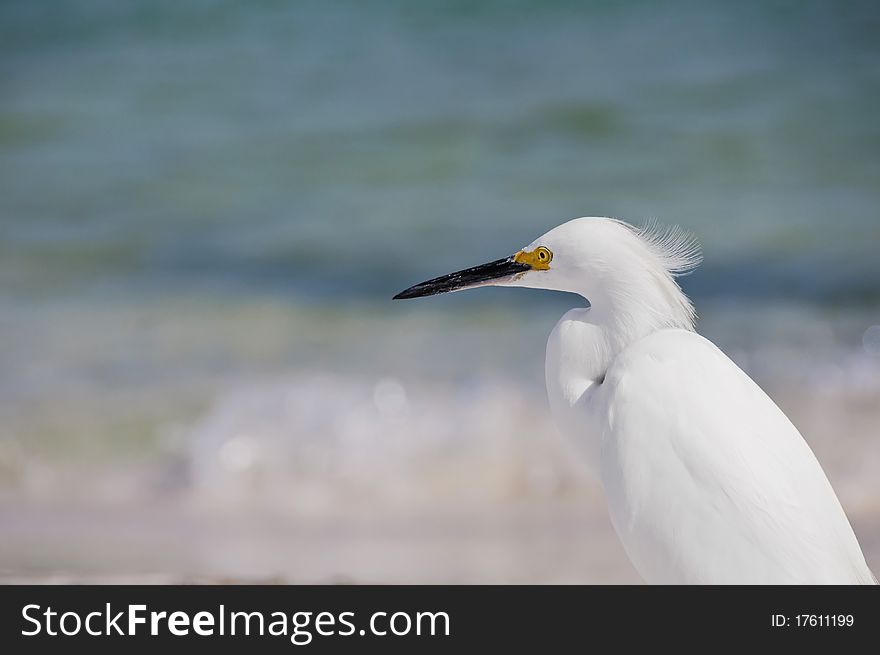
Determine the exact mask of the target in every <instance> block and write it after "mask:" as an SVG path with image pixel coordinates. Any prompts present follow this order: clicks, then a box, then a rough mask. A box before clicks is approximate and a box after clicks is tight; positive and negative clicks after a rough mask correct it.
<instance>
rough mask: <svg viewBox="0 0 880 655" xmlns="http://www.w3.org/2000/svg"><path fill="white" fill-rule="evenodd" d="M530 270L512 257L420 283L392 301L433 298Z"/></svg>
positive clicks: (526, 265)
mask: <svg viewBox="0 0 880 655" xmlns="http://www.w3.org/2000/svg"><path fill="white" fill-rule="evenodd" d="M530 269H531V266H529V265H528V264H521V263H520V262H517V261H514V259H513V257H512V256H511V257H505V258H504V259H499V260H497V261H494V262H489V263H488V264H483V265H482V266H474V267H473V268H466V269H464V270H463V271H458V272H456V273H450V274H449V275H441V276H440V277H435V278H434V279H433V280H428V281H427V282H422V283H421V284H417V285H415V286H412V287H410V288H409V289H407V290H405V291H401V292H400V293H398V294H397V295H396V296H394V300H406V299H409V298H421V297H422V296H434V295H437V294H438V293H448V292H450V291H458V290H460V289H467V288H468V287H474V286H480V285H483V284H485V283H487V282H491V281H492V280H499V279H501V278H503V277H512V276H514V275H516V274H517V273H524V272H526V271H528V270H530Z"/></svg>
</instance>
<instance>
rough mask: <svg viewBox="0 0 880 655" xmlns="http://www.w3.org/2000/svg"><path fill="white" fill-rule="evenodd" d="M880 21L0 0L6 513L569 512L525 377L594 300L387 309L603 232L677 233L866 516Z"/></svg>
mask: <svg viewBox="0 0 880 655" xmlns="http://www.w3.org/2000/svg"><path fill="white" fill-rule="evenodd" d="M878 29H880V11H878V10H877V9H876V7H875V6H874V5H873V4H872V3H869V2H848V3H837V2H816V1H808V2H801V3H789V2H741V3H725V2H720V1H712V2H686V1H680V2H673V3H662V4H659V3H649V2H639V1H631V2H614V3H612V2H589V3H580V2H485V3H478V4H476V3H465V2H454V3H441V2H419V3H409V2H403V1H396V2H380V3H358V2H354V1H342V2H333V3H326V2H325V3H322V2H297V3H285V2H267V3H232V2H212V1H207V0H206V1H203V2H189V3H175V2H170V1H164V0H162V1H158V2H157V1H153V2H146V1H144V2H128V3H116V2H110V1H94V2H74V1H69V2H55V3H51V4H47V3H35V2H27V1H24V0H20V1H16V0H8V1H6V2H4V3H2V5H0V334H2V335H3V342H2V344H0V371H2V373H0V497H3V498H8V499H10V500H9V502H10V503H13V505H14V503H16V502H18V501H19V500H21V499H22V498H25V499H41V500H40V502H50V503H51V502H55V501H59V500H69V499H70V498H74V497H77V496H78V495H79V496H82V498H84V499H86V500H89V499H92V500H94V499H95V498H101V499H104V500H108V501H112V500H114V499H115V500H118V499H120V498H121V499H132V498H135V499H137V498H143V497H150V498H152V497H154V496H163V495H165V494H176V493H184V494H186V495H187V497H190V498H193V499H195V502H196V503H197V504H198V503H203V502H207V503H208V504H211V503H215V504H218V505H234V506H244V507H253V506H263V505H266V504H278V505H280V506H281V507H282V509H285V508H286V509H285V511H287V510H290V511H294V512H306V513H309V512H311V513H316V512H317V513H318V514H321V513H324V514H327V513H332V512H333V511H335V510H336V509H338V507H339V504H340V503H343V504H344V503H347V502H349V501H351V500H352V499H360V500H361V501H362V502H367V501H365V500H364V499H365V498H366V499H373V500H372V501H370V502H373V503H374V505H376V506H380V505H381V506H384V505H385V504H389V503H390V504H391V505H394V504H395V503H399V502H401V499H403V500H405V501H409V502H410V503H415V504H416V505H418V503H422V504H425V503H430V502H433V501H432V499H433V500H437V499H441V500H442V499H445V500H446V501H450V502H453V501H454V502H461V499H462V498H464V499H465V501H468V502H470V501H473V499H474V498H475V497H479V498H494V499H497V498H501V499H507V498H511V497H529V498H531V497H537V498H543V497H546V496H548V495H550V496H553V495H554V494H563V495H564V494H565V493H569V492H567V491H565V490H566V489H569V490H570V489H571V488H573V487H572V485H574V488H577V486H578V483H576V482H573V481H572V480H574V476H573V474H570V472H569V471H568V470H567V469H566V466H567V465H568V461H567V460H568V458H567V456H566V455H565V454H564V451H561V450H556V446H554V445H551V444H550V439H548V438H545V435H547V434H548V433H549V432H550V431H551V429H550V428H549V425H548V422H547V415H546V408H545V401H544V397H543V393H544V392H543V367H542V359H543V346H544V341H545V338H546V335H547V333H548V332H549V330H550V328H551V327H552V325H553V323H554V322H555V320H556V319H557V317H558V316H559V315H560V314H561V313H562V312H563V311H564V310H565V309H566V308H567V307H569V306H571V305H572V304H577V303H581V302H582V301H581V300H580V299H577V298H570V297H565V296H562V295H558V294H550V293H540V292H525V291H521V290H481V291H479V292H473V293H468V294H456V295H454V296H450V297H442V298H436V299H432V300H431V301H425V302H418V303H392V302H391V301H390V298H391V296H392V295H393V294H394V293H396V292H397V291H399V290H401V289H402V288H404V287H406V286H409V285H410V284H412V283H415V282H418V281H420V280H423V279H426V278H427V277H431V276H433V275H436V274H440V273H444V272H447V271H450V270H454V269H458V268H461V267H464V266H468V265H472V264H476V263H480V262H483V261H488V260H490V259H494V258H497V257H499V256H503V255H506V254H509V253H510V252H513V251H514V250H516V249H518V248H519V247H521V246H522V245H523V244H525V243H528V242H530V241H531V240H532V239H533V238H534V237H536V236H537V235H539V234H541V233H543V232H544V231H546V230H547V229H548V228H549V227H551V226H553V225H555V224H557V223H560V222H562V221H564V220H566V219H568V218H573V217H576V216H580V215H613V216H617V217H620V218H624V219H626V220H630V221H632V222H636V223H638V222H641V221H644V220H647V219H648V218H651V217H655V218H656V219H657V220H658V221H659V222H660V223H674V224H679V225H681V226H683V227H685V228H687V229H689V230H690V231H692V232H694V233H695V235H696V236H697V237H698V239H699V240H700V242H701V243H702V244H703V246H704V251H705V263H704V264H703V266H702V267H701V268H700V269H698V271H697V272H696V273H695V274H693V275H692V276H690V277H688V278H685V279H684V280H683V286H684V287H685V289H686V291H688V292H689V293H690V294H691V295H692V297H693V298H694V300H695V302H696V304H697V308H698V311H699V313H700V315H701V323H700V328H701V331H702V332H704V333H705V334H707V335H708V336H709V337H710V338H712V339H713V340H715V341H716V343H718V344H719V346H721V347H722V348H723V349H724V350H725V351H726V352H728V353H729V354H730V355H731V356H732V357H734V359H735V360H736V361H737V362H738V363H739V364H740V365H741V366H743V367H744V368H745V369H746V370H747V371H749V372H750V373H751V374H752V375H754V376H755V377H756V379H758V380H759V381H760V382H761V383H762V384H763V385H765V386H766V387H767V388H768V390H770V391H771V392H774V393H775V394H776V396H777V397H778V398H779V400H780V402H781V403H782V404H783V406H784V408H785V409H786V410H787V411H788V412H789V413H790V414H791V415H792V417H793V419H794V420H795V422H796V423H798V425H799V426H801V428H802V430H803V431H804V433H805V436H806V437H807V438H808V440H810V442H811V444H812V445H813V446H814V448H815V449H816V450H817V453H819V455H820V457H822V458H823V462H824V463H826V466H827V467H828V468H829V473H830V474H831V475H832V479H833V481H834V482H835V484H836V485H838V486H839V488H841V489H842V491H841V495H842V498H843V499H844V500H845V501H849V502H851V503H852V504H853V505H854V506H857V507H859V508H862V510H863V511H864V512H866V513H867V514H869V515H874V514H873V513H874V512H875V511H878V503H877V501H878V499H880V488H878V486H877V482H876V480H877V479H878V477H877V476H876V474H875V471H876V465H878V464H880V445H878V440H877V438H878V434H877V425H878V422H877V420H878V418H880V402H878V398H880V346H878V345H877V339H876V332H877V330H878V329H880V328H877V327H872V326H877V325H880V257H878V254H877V248H878V244H880V209H878V207H880V120H878V116H880V41H878V40H877V38H876V34H877V32H878ZM572 493H574V492H572ZM346 499H347V500H346ZM450 499H451V500H450ZM468 499H469V500H468ZM279 501H280V502H279ZM102 502H103V501H102ZM291 508H293V509H291ZM878 549H880V546H878ZM15 561H16V560H15V558H14V557H12V556H10V558H7V559H6V560H4V561H2V562H0V568H4V567H5V568H9V567H13V568H14V566H15ZM10 562H12V563H10Z"/></svg>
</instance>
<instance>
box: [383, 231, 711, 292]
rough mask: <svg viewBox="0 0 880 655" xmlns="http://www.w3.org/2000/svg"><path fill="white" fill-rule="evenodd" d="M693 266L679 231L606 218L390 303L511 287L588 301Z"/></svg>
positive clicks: (693, 255)
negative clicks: (568, 294) (572, 295)
mask: <svg viewBox="0 0 880 655" xmlns="http://www.w3.org/2000/svg"><path fill="white" fill-rule="evenodd" d="M697 263H699V249H698V248H697V246H696V244H695V243H694V242H693V240H691V239H690V238H689V237H688V236H687V235H686V234H684V233H681V232H679V231H676V230H672V231H666V232H659V233H658V232H657V231H656V230H653V229H645V228H643V229H637V228H634V227H632V226H631V225H628V224H627V223H624V222H622V221H618V220H615V219H610V218H599V217H594V218H576V219H574V220H571V221H568V222H567V223H563V224H562V225H560V226H558V227H555V228H553V229H552V230H550V231H549V232H547V233H546V234H544V235H543V236H540V237H538V238H537V239H535V240H534V241H533V242H532V243H530V244H529V245H527V246H526V247H525V248H523V249H522V250H520V251H519V252H516V253H514V254H512V255H510V256H509V257H505V258H503V259H498V260H496V261H493V262H490V263H488V264H483V265H481V266H474V267H473V268H467V269H464V270H461V271H457V272H455V273H450V274H448V275H443V276H440V277H437V278H434V279H432V280H428V281H426V282H422V283H420V284H416V285H415V286H412V287H410V288H409V289H406V290H405V291H401V292H400V293H399V294H397V295H396V296H395V297H394V298H395V299H407V298H419V297H421V296H432V295H435V294H438V293H448V292H450V291H461V290H463V289H472V288H475V287H482V286H512V287H530V288H534V289H550V290H553V291H567V292H571V293H577V294H580V295H582V296H584V297H585V298H587V299H589V300H591V302H592V301H593V300H595V299H596V296H600V295H602V294H605V293H609V292H610V293H614V292H615V287H616V286H619V285H620V284H621V283H622V281H625V282H626V284H627V285H632V284H634V283H636V282H637V281H639V280H640V278H644V279H643V280H642V281H643V282H644V283H645V284H649V283H650V278H651V276H652V275H656V276H659V277H660V278H662V279H663V280H667V279H668V280H669V281H670V282H671V278H672V276H673V275H678V274H681V273H685V272H687V271H689V270H691V269H692V268H694V267H695V266H696V265H697ZM623 273H626V275H625V276H624V275H623ZM673 284H674V283H673ZM630 291H631V289H628V290H623V292H625V293H629V292H630Z"/></svg>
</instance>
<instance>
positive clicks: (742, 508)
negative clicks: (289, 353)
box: [395, 218, 876, 584]
mask: <svg viewBox="0 0 880 655" xmlns="http://www.w3.org/2000/svg"><path fill="white" fill-rule="evenodd" d="M700 260H701V256H700V252H699V247H698V246H697V244H696V242H695V241H693V240H692V239H691V238H690V237H689V236H688V235H686V234H685V233H683V232H681V231H679V230H677V229H673V230H667V231H658V230H656V229H653V228H650V227H649V228H635V227H633V226H630V225H628V224H627V223H624V222H622V221H619V220H616V219H610V218H578V219H575V220H572V221H569V222H567V223H564V224H563V225H560V226H559V227H556V228H554V229H553V230H551V231H550V232H548V233H547V234H545V235H544V236H542V237H540V238H538V239H537V240H536V241H534V242H533V243H531V244H530V245H529V246H527V247H525V248H523V249H522V250H520V251H519V252H517V253H516V254H514V255H512V256H510V257H506V258H504V259H499V260H497V261H494V262H491V263H489V264H484V265H482V266H476V267H474V268H468V269H465V270H462V271H458V272H456V273H451V274H449V275H444V276H442V277H438V278H435V279H432V280H428V281H427V282H422V283H421V284H417V285H415V286H413V287H410V288H409V289H407V290H405V291H403V292H401V293H399V294H398V295H397V296H395V299H404V298H417V297H420V296H430V295H434V294H438V293H445V292H449V291H458V290H461V289H467V288H473V287H479V286H490V285H494V286H519V287H530V288H537V289H552V290H557V291H567V292H571V293H576V294H579V295H581V296H583V297H584V298H586V299H587V300H588V301H589V307H588V308H578V309H572V310H570V311H569V312H567V313H566V314H565V315H564V316H563V317H562V318H561V319H560V320H559V322H558V323H557V324H556V327H554V329H553V331H552V333H551V334H550V338H549V341H548V343H547V355H546V368H545V374H546V384H547V393H548V396H549V399H550V407H551V411H552V414H553V417H554V419H555V421H556V423H557V425H558V427H559V429H560V431H561V432H562V433H564V434H565V435H567V436H568V437H569V438H571V439H573V440H574V441H575V442H576V443H577V444H578V445H579V446H581V447H582V449H583V451H584V452H585V453H586V455H587V460H588V461H589V462H590V464H591V467H592V468H593V470H594V471H595V472H596V474H597V476H598V478H599V480H600V481H601V483H602V487H603V488H604V491H605V496H606V499H607V502H608V509H609V514H610V517H611V521H612V523H613V525H614V528H615V530H616V531H617V534H618V536H619V537H620V540H621V542H622V543H623V546H624V549H625V550H626V552H627V554H628V555H629V558H630V560H631V561H632V563H633V565H634V566H635V568H636V569H637V570H638V572H639V573H640V574H641V576H642V577H643V578H644V579H645V581H646V582H649V583H685V584H748V583H755V584H800V583H803V584H807V583H835V584H858V583H864V584H870V583H876V579H875V578H874V577H873V575H872V574H871V571H870V570H869V569H868V565H867V564H866V562H865V558H864V555H863V554H862V551H861V548H860V547H859V543H858V541H857V540H856V537H855V534H854V533H853V530H852V528H851V527H850V524H849V521H848V520H847V517H846V514H845V513H844V511H843V508H842V507H841V505H840V502H839V501H838V499H837V496H836V495H835V493H834V490H833V489H832V488H831V484H830V483H829V482H828V479H827V478H826V477H825V473H824V472H823V470H822V467H821V466H820V465H819V462H818V461H817V460H816V457H815V455H814V454H813V452H812V450H810V447H809V446H808V445H807V443H806V442H805V441H804V439H803V437H801V435H800V433H799V432H798V430H797V428H795V427H794V425H792V423H791V422H790V421H789V420H788V418H787V417H786V416H785V414H784V413H783V412H782V410H780V409H779V407H777V406H776V404H775V403H774V402H773V401H772V400H771V399H770V398H769V397H768V396H767V395H766V394H765V393H764V392H763V391H762V390H761V388H760V387H759V386H758V385H757V384H756V383H755V382H754V381H752V379H751V378H749V376H748V375H746V374H745V373H744V372H743V371H742V370H741V369H740V368H739V367H737V366H736V364H734V363H733V362H732V361H731V360H730V359H728V357H727V356H726V355H724V353H722V352H721V350H719V349H718V348H717V347H716V346H715V345H714V344H713V343H712V342H710V341H709V340H707V339H705V338H704V337H702V336H700V335H699V334H697V333H696V332H695V331H694V319H695V314H694V309H693V305H692V304H691V302H690V300H689V299H688V298H687V296H685V294H684V293H683V292H682V291H681V289H680V287H679V286H678V284H677V282H676V281H675V277H676V276H678V275H681V274H684V273H687V272H690V271H691V270H692V269H693V268H695V267H696V266H697V264H699V262H700ZM755 320H760V317H758V316H756V317H755Z"/></svg>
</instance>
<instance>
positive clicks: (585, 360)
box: [547, 272, 694, 400]
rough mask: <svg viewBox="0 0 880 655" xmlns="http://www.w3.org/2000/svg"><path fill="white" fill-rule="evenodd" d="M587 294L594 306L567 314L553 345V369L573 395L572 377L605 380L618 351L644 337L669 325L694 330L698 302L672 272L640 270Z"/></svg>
mask: <svg viewBox="0 0 880 655" xmlns="http://www.w3.org/2000/svg"><path fill="white" fill-rule="evenodd" d="M615 282H617V283H615ZM583 295H584V296H585V297H586V298H588V299H589V300H590V308H589V309H586V310H583V309H581V310H572V311H570V312H568V313H567V314H565V316H563V317H562V319H561V320H560V322H559V323H558V324H557V327H556V329H554V333H553V335H551V341H550V343H548V353H547V354H548V358H552V359H554V360H555V364H554V366H553V367H552V370H553V371H555V375H556V376H561V378H562V379H560V380H557V381H556V382H557V383H559V384H561V385H562V386H563V387H566V388H568V389H569V395H570V393H571V390H572V384H571V381H572V380H578V381H589V382H592V383H601V382H602V380H604V378H605V372H606V371H607V370H608V368H609V367H610V366H611V364H612V363H613V362H614V359H615V358H616V357H617V355H619V354H620V353H621V352H622V351H623V350H624V349H625V348H626V347H627V346H629V345H630V344H632V343H635V342H636V341H638V340H639V339H642V338H644V337H646V336H648V335H649V334H652V333H654V332H656V331H658V330H663V329H669V328H679V329H684V330H693V329H694V310H693V306H692V305H691V303H690V300H689V299H688V298H687V296H685V295H684V293H683V292H682V291H681V289H680V288H679V287H678V285H677V284H676V283H675V280H674V279H673V278H672V277H671V276H668V275H666V276H662V275H661V276H654V275H652V274H651V273H650V272H638V273H634V274H633V276H632V278H631V279H628V280H623V281H610V282H608V281H606V282H604V283H603V284H602V285H600V286H599V287H598V289H597V290H594V291H593V292H592V293H586V292H585V293H584V294H583ZM551 346H552V348H551ZM549 363H550V362H549V360H548V364H549ZM550 370H551V369H550V368H548V373H549V371H550ZM549 382H550V380H549V379H548V383H549ZM578 384H579V383H578ZM575 386H577V385H575ZM571 399H572V400H573V398H571Z"/></svg>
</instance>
